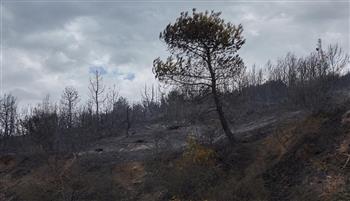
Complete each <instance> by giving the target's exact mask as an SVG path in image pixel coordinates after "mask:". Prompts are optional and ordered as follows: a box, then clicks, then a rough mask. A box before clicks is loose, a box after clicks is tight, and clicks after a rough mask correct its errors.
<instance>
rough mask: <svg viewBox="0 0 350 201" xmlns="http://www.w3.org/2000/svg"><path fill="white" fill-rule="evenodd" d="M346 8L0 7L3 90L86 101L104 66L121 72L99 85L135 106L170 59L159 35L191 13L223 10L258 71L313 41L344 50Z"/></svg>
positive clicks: (287, 4)
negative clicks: (69, 93) (66, 93)
mask: <svg viewBox="0 0 350 201" xmlns="http://www.w3.org/2000/svg"><path fill="white" fill-rule="evenodd" d="M348 6H349V3H348V2H343V3H339V2H338V3H332V2H331V1H330V2H321V3H320V2H318V3H312V2H311V3H310V2H309V3H305V2H303V3H300V2H299V3H298V2H295V3H291V2H281V1H279V2H278V3H277V2H276V3H234V2H232V1H230V2H226V3H225V2H222V1H220V2H202V3H198V2H193V1H192V2H189V3H186V4H184V3H176V2H161V3H147V2H145V3H140V2H137V3H135V2H123V3H117V2H114V3H108V2H104V3H97V2H95V3H91V2H84V3H82V2H81V3H79V2H75V3H67V2H56V3H52V2H46V3H45V2H41V3H19V2H17V3H10V2H6V3H5V6H4V9H5V14H6V17H5V18H4V29H3V30H2V31H3V37H4V38H3V39H4V41H3V42H4V47H5V49H4V61H5V62H4V80H3V81H4V90H5V91H11V90H12V91H16V90H17V92H16V93H17V94H18V95H19V96H21V97H23V99H25V98H28V99H31V100H36V101H39V100H41V98H42V95H43V94H45V93H51V94H52V97H53V98H54V97H59V94H60V93H61V91H62V89H63V87H64V85H73V86H75V87H77V88H78V89H79V90H80V92H81V94H82V96H83V97H87V93H88V91H87V85H88V79H89V68H90V67H91V66H103V67H104V68H106V71H107V72H118V73H119V74H118V75H113V73H108V74H106V75H105V79H104V81H105V83H106V84H108V85H111V84H113V83H116V84H117V85H119V86H120V87H119V88H120V89H121V94H122V95H125V96H127V97H128V98H130V99H131V100H137V99H138V98H139V96H140V89H142V87H143V85H144V84H145V83H146V82H151V83H155V80H154V76H153V75H152V72H151V68H152V61H153V59H154V58H156V57H158V56H160V57H165V56H166V55H167V54H168V53H167V52H166V47H165V46H164V44H162V42H160V41H159V39H158V36H159V32H160V31H162V30H163V29H164V27H165V26H166V25H167V24H168V23H170V22H173V21H174V20H175V19H176V17H177V16H178V15H179V13H180V12H181V11H189V12H190V11H191V10H192V8H193V7H196V8H198V9H197V10H198V11H203V10H212V9H214V10H216V11H222V16H223V18H224V19H225V20H226V21H230V22H232V23H235V24H238V23H242V24H243V26H244V29H245V30H244V36H245V38H246V39H247V40H246V41H247V42H246V44H245V45H244V47H243V48H242V50H241V51H240V54H241V55H242V57H243V59H244V61H245V63H246V64H247V65H248V66H251V65H252V64H254V63H256V64H258V65H260V66H261V65H264V64H265V62H266V61H267V60H268V59H275V58H277V57H280V56H282V55H284V54H286V53H287V52H288V51H291V52H296V53H297V54H299V55H303V54H306V53H308V52H310V51H312V50H314V48H315V45H316V41H317V39H318V38H319V37H322V38H323V39H324V41H325V42H327V43H328V42H340V43H342V46H343V47H344V48H345V50H346V51H349V46H348V44H349V38H348V36H349V10H348ZM129 75H130V76H129ZM131 75H133V76H131ZM28 93H29V94H28ZM21 94H22V95H21ZM25 94H26V95H25ZM35 97H36V98H35Z"/></svg>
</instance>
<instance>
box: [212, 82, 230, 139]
mask: <svg viewBox="0 0 350 201" xmlns="http://www.w3.org/2000/svg"><path fill="white" fill-rule="evenodd" d="M212 93H213V97H214V101H215V105H216V111H217V112H218V115H219V119H220V122H221V126H222V129H223V130H224V132H225V135H226V137H227V138H228V139H229V141H230V142H231V143H235V142H236V139H235V137H234V135H233V133H232V132H231V130H230V127H229V125H228V122H227V120H226V118H225V114H224V111H223V110H222V104H221V101H220V98H219V95H218V94H217V91H216V86H215V87H214V88H212Z"/></svg>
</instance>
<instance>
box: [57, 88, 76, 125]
mask: <svg viewBox="0 0 350 201" xmlns="http://www.w3.org/2000/svg"><path fill="white" fill-rule="evenodd" d="M78 102H79V94H78V91H77V90H76V89H75V88H74V87H66V88H65V89H64V91H63V94H62V96H61V105H62V106H63V108H62V109H63V113H64V114H66V115H67V121H68V127H69V128H71V127H72V125H73V115H74V110H75V107H76V105H77V104H78Z"/></svg>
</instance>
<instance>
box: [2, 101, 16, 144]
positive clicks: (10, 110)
mask: <svg viewBox="0 0 350 201" xmlns="http://www.w3.org/2000/svg"><path fill="white" fill-rule="evenodd" d="M16 110H17V103H16V98H15V97H14V96H12V95H11V94H4V96H3V98H2V99H0V135H2V136H4V137H9V136H11V135H14V134H15V130H16V128H15V126H16V122H15V120H16V115H17V113H16Z"/></svg>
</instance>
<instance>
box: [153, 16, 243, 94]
mask: <svg viewBox="0 0 350 201" xmlns="http://www.w3.org/2000/svg"><path fill="white" fill-rule="evenodd" d="M220 14H221V13H220V12H214V11H212V12H210V13H209V12H208V11H206V12H204V13H197V12H196V10H195V9H193V13H192V15H189V14H188V12H183V13H181V15H180V17H179V18H178V19H177V20H176V22H175V23H174V24H169V25H168V26H167V27H166V28H165V30H164V31H163V32H162V33H161V34H160V39H161V40H163V41H164V42H165V43H166V44H167V46H168V49H169V51H170V53H171V56H169V57H168V58H167V59H166V60H165V61H162V60H161V59H160V58H157V59H155V60H154V65H153V71H154V73H155V76H156V78H158V79H159V80H160V81H164V82H166V83H170V84H178V85H182V86H188V85H191V86H193V85H198V86H202V87H203V88H205V87H217V85H220V84H223V83H224V82H227V81H229V80H231V81H232V79H235V78H236V77H237V75H239V74H240V73H241V72H242V70H243V68H244V64H243V61H242V59H241V58H240V57H239V55H238V54H236V53H237V51H238V50H239V49H240V48H241V47H242V45H243V44H244V42H245V40H244V39H243V37H242V31H243V27H242V25H238V26H235V25H232V24H231V23H226V22H225V21H224V20H223V19H222V18H220Z"/></svg>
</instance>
